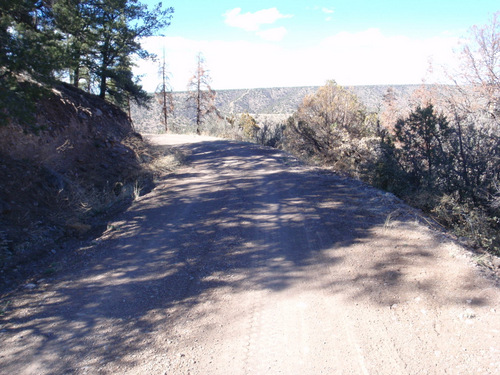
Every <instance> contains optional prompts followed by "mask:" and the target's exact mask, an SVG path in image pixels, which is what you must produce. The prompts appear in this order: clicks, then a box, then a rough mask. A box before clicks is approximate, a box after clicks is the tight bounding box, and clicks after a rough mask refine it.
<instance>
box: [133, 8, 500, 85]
mask: <svg viewBox="0 0 500 375" xmlns="http://www.w3.org/2000/svg"><path fill="white" fill-rule="evenodd" d="M142 1H143V2H144V3H146V4H151V5H153V4H156V3H157V1H153V0H142ZM163 4H164V6H172V7H174V9H175V13H174V16H173V18H172V23H171V25H170V26H169V27H168V28H166V29H165V30H164V31H163V34H164V37H151V38H148V39H147V40H144V41H143V46H144V47H145V48H146V49H148V50H150V51H151V52H154V53H157V54H158V55H160V56H161V55H162V53H163V50H164V51H165V55H166V61H167V63H168V69H169V71H170V73H171V84H172V86H173V88H174V90H176V91H183V90H185V89H186V85H187V82H188V80H189V77H190V75H191V74H192V72H193V71H194V68H195V62H196V60H195V56H196V54H197V53H198V52H202V53H203V55H204V56H205V59H206V64H207V67H208V69H209V70H210V75H211V78H212V85H213V87H214V88H215V89H233V88H253V87H277V86H309V85H322V84H324V82H325V81H326V80H328V79H335V80H336V81H337V82H339V83H340V84H343V85H360V84H407V83H420V82H422V79H424V78H425V77H426V74H427V71H428V67H429V62H430V61H432V63H433V64H434V65H436V66H437V65H448V64H450V65H451V64H453V62H452V61H453V50H454V49H455V50H457V49H458V48H459V46H458V43H459V41H460V39H461V38H464V37H466V36H467V31H468V29H469V28H470V27H471V26H473V25H475V24H477V25H483V24H485V23H487V22H488V20H489V19H490V18H491V16H492V14H493V13H494V12H496V11H499V10H500V4H499V3H498V0H497V1H490V0H475V1H450V0H434V1H429V0H419V1H403V0H400V1H394V0H385V1H374V0H372V1H366V0H348V1H317V2H315V1H314V0H312V1H290V0H288V1H283V0H275V1H259V0H254V1H230V0H224V1H215V2H208V1H201V0H191V1H178V0H172V1H166V2H165V1H164V2H163ZM157 71H158V64H157V63H152V62H141V63H140V65H139V67H138V68H137V69H136V73H137V74H139V75H142V76H143V78H142V83H143V85H144V87H145V88H146V89H147V90H148V91H153V90H154V89H155V87H156V84H157V82H158V75H157Z"/></svg>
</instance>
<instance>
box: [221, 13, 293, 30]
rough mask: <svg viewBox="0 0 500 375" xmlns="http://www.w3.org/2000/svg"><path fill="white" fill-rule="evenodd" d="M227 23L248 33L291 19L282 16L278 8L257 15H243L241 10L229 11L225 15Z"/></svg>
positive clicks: (289, 16)
mask: <svg viewBox="0 0 500 375" xmlns="http://www.w3.org/2000/svg"><path fill="white" fill-rule="evenodd" d="M223 16H224V17H225V23H226V24H227V25H229V26H232V27H238V28H241V29H243V30H246V31H257V30H259V29H260V26H261V25H266V24H267V25H270V24H273V23H275V22H276V21H278V20H280V19H282V18H291V17H292V15H290V14H281V13H280V11H279V10H278V9H276V8H269V9H262V10H259V11H257V12H255V13H251V12H246V13H241V8H234V9H231V10H228V11H227V12H226V13H224V14H223Z"/></svg>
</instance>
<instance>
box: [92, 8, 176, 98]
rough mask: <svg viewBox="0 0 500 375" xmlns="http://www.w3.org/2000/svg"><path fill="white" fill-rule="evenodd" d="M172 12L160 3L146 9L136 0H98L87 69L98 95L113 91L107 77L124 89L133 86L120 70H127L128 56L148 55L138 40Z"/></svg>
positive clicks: (167, 19) (163, 23)
mask: <svg viewBox="0 0 500 375" xmlns="http://www.w3.org/2000/svg"><path fill="white" fill-rule="evenodd" d="M172 13H173V8H167V9H165V10H163V9H162V4H161V3H159V4H158V5H156V7H155V8H154V9H153V10H152V11H149V10H148V8H147V6H146V5H143V4H141V3H139V2H138V1H137V0H99V1H98V3H97V5H96V9H95V14H94V16H95V21H96V22H95V25H96V27H95V30H93V32H92V38H91V43H92V52H91V56H92V59H91V61H92V66H91V69H92V71H93V73H94V74H95V75H96V76H97V77H98V81H99V96H100V97H101V98H105V96H106V94H111V95H113V94H114V93H115V92H116V90H115V91H112V90H109V80H111V81H114V84H115V85H117V86H118V87H119V88H120V89H123V90H125V91H127V92H128V91H129V90H130V89H136V88H137V85H136V84H135V83H134V82H133V80H132V77H130V75H129V78H130V79H126V76H125V75H124V74H121V73H123V72H125V71H127V70H128V71H130V70H131V68H132V66H133V64H132V60H131V56H133V55H137V56H139V57H140V58H148V57H151V56H152V55H151V54H149V53H148V52H147V51H146V50H144V49H143V48H142V46H141V44H140V39H141V38H144V37H147V36H151V35H154V34H155V33H156V32H157V31H159V30H161V29H162V28H164V27H166V26H168V25H169V24H170V19H171V17H172ZM117 77H120V78H121V79H122V80H123V81H122V80H118V79H117Z"/></svg>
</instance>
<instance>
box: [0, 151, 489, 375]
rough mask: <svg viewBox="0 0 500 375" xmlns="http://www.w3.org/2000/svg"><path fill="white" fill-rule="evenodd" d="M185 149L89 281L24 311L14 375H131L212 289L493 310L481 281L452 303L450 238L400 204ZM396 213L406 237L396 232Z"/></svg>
mask: <svg viewBox="0 0 500 375" xmlns="http://www.w3.org/2000/svg"><path fill="white" fill-rule="evenodd" d="M181 147H184V148H186V149H189V151H190V153H191V156H190V157H189V160H188V162H189V167H187V168H184V169H182V170H180V171H178V173H176V174H175V175H173V176H170V177H168V179H167V180H166V181H165V183H164V184H160V186H159V187H158V188H157V189H156V190H155V191H154V192H153V193H152V194H149V195H147V196H144V197H142V198H141V199H140V201H139V202H137V204H135V205H133V207H132V208H131V209H130V210H129V211H128V212H126V213H125V214H124V215H123V217H122V218H120V220H119V221H117V222H116V223H115V224H114V225H113V229H114V231H113V232H112V233H108V236H107V237H106V236H105V237H104V239H103V240H102V241H100V244H99V245H98V246H97V247H96V248H95V249H94V250H92V251H93V252H92V254H93V255H92V257H91V260H90V261H89V264H88V265H87V266H86V267H84V268H83V269H80V270H78V271H76V272H74V273H67V274H62V275H61V276H60V277H58V278H57V279H56V280H55V281H54V282H53V284H51V285H48V286H47V287H46V290H45V291H42V290H38V289H34V290H32V291H26V292H25V294H24V295H23V296H20V298H18V301H17V302H15V303H14V305H13V307H12V309H11V313H9V315H7V316H6V317H5V321H4V325H3V330H2V333H1V335H2V336H3V340H5V341H4V342H8V343H9V345H11V346H10V349H9V350H8V351H7V354H5V351H4V356H3V358H1V359H0V365H2V367H3V368H4V369H6V371H7V370H8V369H14V368H16V366H17V365H18V364H19V361H22V360H23V357H25V356H26V353H28V355H29V356H30V358H31V360H30V361H32V362H36V363H37V366H38V367H37V368H38V369H42V370H41V371H39V372H41V373H44V372H52V373H65V372H71V371H75V369H76V368H79V367H80V366H83V365H85V366H90V367H92V368H99V366H101V367H103V366H105V365H106V363H109V362H114V363H121V364H122V365H123V366H128V365H134V363H135V362H134V361H135V359H134V358H133V357H131V356H130V355H125V354H124V353H131V352H134V351H135V350H139V349H143V348H144V347H145V346H147V345H149V344H150V343H151V342H152V341H151V342H150V341H147V340H154V332H157V331H158V330H159V329H162V328H161V327H162V326H163V327H168V326H169V324H170V323H169V322H172V321H175V320H179V319H186V316H187V315H189V311H190V310H191V309H193V307H194V306H196V305H198V304H200V303H205V302H207V300H208V299H210V298H212V294H211V293H212V291H214V290H216V289H219V290H224V291H225V292H227V293H240V292H245V291H249V290H255V291H266V292H268V293H280V292H282V291H285V290H287V289H289V288H293V287H294V285H297V284H302V285H306V286H308V287H309V288H311V290H314V289H316V288H324V290H326V293H338V294H339V295H342V296H343V298H346V299H352V300H353V301H356V300H359V301H365V302H367V303H370V304H373V305H378V306H390V305H392V304H394V303H400V302H401V301H404V300H407V299H411V298H414V297H415V296H421V295H424V296H427V297H429V298H439V299H440V300H441V301H442V303H443V304H449V305H452V304H459V303H463V301H464V300H467V299H468V300H471V301H473V302H474V303H475V304H478V305H480V304H484V303H486V301H485V300H484V299H482V297H481V288H482V286H481V285H476V284H474V281H473V280H474V278H473V275H472V274H463V275H460V277H457V278H456V280H457V282H459V283H460V285H455V286H454V288H453V289H452V290H451V291H450V289H447V288H444V289H443V285H442V284H441V282H442V280H441V279H440V275H443V274H444V273H445V272H448V270H446V269H443V270H442V273H439V272H437V273H436V272H434V273H432V272H431V273H429V271H427V269H428V268H429V267H430V266H432V265H433V263H435V262H437V257H438V256H440V255H439V254H442V253H443V250H439V252H437V250H436V248H437V247H439V246H441V244H440V242H441V241H442V237H440V236H438V235H436V234H433V233H432V232H430V231H429V232H426V233H420V232H418V230H419V229H418V228H420V229H421V228H422V226H420V224H418V223H416V222H415V217H414V216H412V215H411V214H410V212H411V211H410V210H405V209H404V208H402V207H403V205H402V204H401V203H398V201H397V200H395V199H393V198H391V197H387V196H386V195H384V194H383V193H380V192H378V191H376V190H375V189H372V188H369V187H367V186H365V185H363V184H361V183H359V182H357V181H353V180H350V179H347V178H342V177H339V176H337V175H334V174H329V173H323V172H321V171H318V170H315V169H307V168H304V167H300V166H298V163H297V162H296V160H294V159H293V158H292V157H289V156H287V155H286V154H284V153H281V152H280V151H277V150H273V149H264V148H260V147H258V146H255V145H249V144H244V143H238V142H230V141H213V142H202V143H197V144H192V145H183V146H181ZM395 211H397V212H399V213H400V216H399V217H397V223H396V221H392V222H389V223H388V218H389V217H390V216H389V215H390V214H391V213H393V212H395ZM393 226H394V227H396V226H397V228H399V229H397V230H394V229H393ZM40 288H42V287H40ZM212 313H216V311H213V312H212ZM191 318H196V316H195V317H191ZM144 337H147V339H145V338H144ZM144 340H146V342H145V341H144ZM61 348H63V349H62V350H61ZM49 369H50V371H49Z"/></svg>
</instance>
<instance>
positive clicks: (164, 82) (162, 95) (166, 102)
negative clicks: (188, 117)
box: [156, 50, 174, 132]
mask: <svg viewBox="0 0 500 375" xmlns="http://www.w3.org/2000/svg"><path fill="white" fill-rule="evenodd" d="M159 73H160V76H161V83H160V85H159V86H158V88H157V89H156V94H157V99H158V102H159V103H160V105H161V111H162V122H163V126H164V127H165V131H166V132H168V115H169V114H170V113H173V111H174V99H173V96H172V86H171V85H170V79H169V73H168V72H167V64H166V61H165V50H163V60H162V64H161V66H160V71H159Z"/></svg>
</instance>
